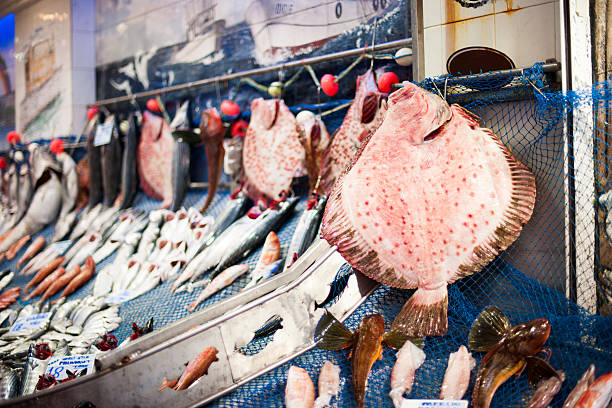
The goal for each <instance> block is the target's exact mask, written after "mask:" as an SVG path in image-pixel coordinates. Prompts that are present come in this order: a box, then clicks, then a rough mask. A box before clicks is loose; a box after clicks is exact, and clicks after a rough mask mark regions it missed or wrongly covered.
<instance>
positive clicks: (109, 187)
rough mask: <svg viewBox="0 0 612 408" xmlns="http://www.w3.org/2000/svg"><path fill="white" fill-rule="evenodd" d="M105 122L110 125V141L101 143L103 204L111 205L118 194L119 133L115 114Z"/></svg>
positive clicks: (119, 164)
mask: <svg viewBox="0 0 612 408" xmlns="http://www.w3.org/2000/svg"><path fill="white" fill-rule="evenodd" d="M105 123H106V124H110V125H112V127H113V128H112V132H111V138H110V141H109V142H108V143H107V144H105V145H102V150H101V155H102V156H101V162H102V186H103V190H104V205H106V206H112V205H113V203H114V202H115V199H116V198H117V195H118V194H119V187H120V183H121V179H120V178H121V156H122V154H121V139H120V138H121V134H120V130H119V123H118V121H117V117H116V116H115V115H111V116H109V117H108V118H107V119H106V122H105Z"/></svg>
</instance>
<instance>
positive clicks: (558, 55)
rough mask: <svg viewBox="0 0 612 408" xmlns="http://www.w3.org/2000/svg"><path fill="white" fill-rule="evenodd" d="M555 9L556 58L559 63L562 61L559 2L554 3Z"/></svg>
mask: <svg viewBox="0 0 612 408" xmlns="http://www.w3.org/2000/svg"><path fill="white" fill-rule="evenodd" d="M554 8H555V58H556V59H557V61H561V22H560V21H559V18H560V17H559V16H560V12H561V5H560V4H559V2H558V1H556V2H555V3H554Z"/></svg>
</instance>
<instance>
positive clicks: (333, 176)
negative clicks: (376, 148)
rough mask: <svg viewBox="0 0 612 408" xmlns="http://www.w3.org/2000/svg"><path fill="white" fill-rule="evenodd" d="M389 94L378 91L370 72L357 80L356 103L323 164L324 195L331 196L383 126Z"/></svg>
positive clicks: (348, 113)
mask: <svg viewBox="0 0 612 408" xmlns="http://www.w3.org/2000/svg"><path fill="white" fill-rule="evenodd" d="M385 96H386V94H384V93H382V92H380V91H379V90H378V86H377V85H376V78H375V76H374V71H372V70H371V69H370V70H368V71H367V72H366V73H365V74H363V75H360V76H358V77H357V86H356V89H355V99H353V103H352V104H351V106H350V107H349V109H348V112H347V113H346V116H345V117H344V120H343V121H342V125H340V127H339V128H338V130H336V132H335V133H334V134H333V135H332V141H331V143H330V145H329V148H328V149H327V150H326V152H325V154H324V155H323V159H322V164H321V186H320V189H321V193H322V194H327V195H329V193H330V192H331V189H332V187H333V185H334V183H335V182H336V180H337V179H338V177H340V176H341V175H342V173H344V172H345V170H346V168H347V166H349V165H350V163H351V161H352V160H353V158H354V157H355V155H356V154H357V151H358V150H359V146H360V145H361V142H362V141H363V140H364V139H365V138H366V137H367V136H368V135H369V134H370V133H372V132H374V131H375V130H376V129H377V128H378V126H380V124H381V122H382V120H383V118H384V117H385V112H386V110H387V105H386V103H385V101H384V97H385Z"/></svg>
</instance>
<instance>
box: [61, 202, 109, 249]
mask: <svg viewBox="0 0 612 408" xmlns="http://www.w3.org/2000/svg"><path fill="white" fill-rule="evenodd" d="M102 208H103V207H102V204H96V205H94V206H93V207H92V206H90V207H87V208H86V209H85V210H84V211H83V212H82V213H81V216H80V217H79V221H78V222H77V224H76V225H75V227H74V229H73V230H72V232H71V233H70V237H69V238H68V239H70V240H71V241H76V240H77V239H78V238H80V237H81V236H82V235H83V234H85V233H86V232H87V231H88V230H89V229H90V225H91V223H92V222H93V220H94V219H96V218H97V217H98V215H99V214H100V212H101V211H102Z"/></svg>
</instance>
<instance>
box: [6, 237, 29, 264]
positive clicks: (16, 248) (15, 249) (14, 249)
mask: <svg viewBox="0 0 612 408" xmlns="http://www.w3.org/2000/svg"><path fill="white" fill-rule="evenodd" d="M29 240H30V235H26V236H24V237H22V238H21V239H20V240H19V241H17V242H15V244H14V245H13V246H12V247H10V248H9V250H8V251H6V252H5V253H4V256H5V257H6V259H7V260H8V261H10V260H12V259H13V258H14V257H15V256H16V255H17V252H19V251H20V250H21V248H22V247H23V246H24V245H25V244H27V243H28V241H29Z"/></svg>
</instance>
